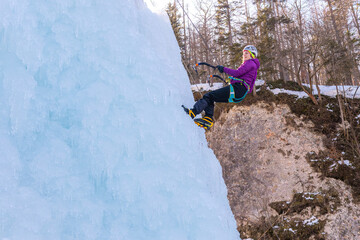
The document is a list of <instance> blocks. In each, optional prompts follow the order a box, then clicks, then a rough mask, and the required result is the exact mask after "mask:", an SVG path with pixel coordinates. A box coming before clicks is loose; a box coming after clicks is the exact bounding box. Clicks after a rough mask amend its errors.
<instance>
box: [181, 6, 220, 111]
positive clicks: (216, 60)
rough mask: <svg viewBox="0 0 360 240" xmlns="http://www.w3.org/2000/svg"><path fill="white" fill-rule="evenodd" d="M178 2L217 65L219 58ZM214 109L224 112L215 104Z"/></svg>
mask: <svg viewBox="0 0 360 240" xmlns="http://www.w3.org/2000/svg"><path fill="white" fill-rule="evenodd" d="M176 2H177V3H178V4H179V5H180V7H181V8H182V10H183V12H184V13H185V15H186V16H187V18H188V19H189V20H190V22H191V24H192V25H193V27H194V29H195V30H196V32H197V33H198V34H199V36H200V38H201V40H202V41H203V42H204V44H205V47H206V49H207V50H208V51H209V53H210V55H211V56H212V57H213V58H214V59H215V62H216V63H219V60H218V58H217V57H216V56H215V55H213V53H212V52H211V50H210V47H209V46H208V44H207V43H206V41H205V38H204V37H203V35H202V34H201V33H200V31H199V29H198V28H197V27H196V25H195V24H194V22H193V21H192V20H191V18H190V16H189V14H188V13H187V11H186V10H185V8H184V6H183V5H182V4H181V3H180V2H179V0H176ZM183 65H185V64H183ZM196 87H197V89H198V90H199V88H198V86H196ZM199 92H200V91H199ZM200 95H201V97H203V94H202V93H201V92H200ZM214 107H215V108H219V109H220V110H223V109H222V108H221V107H219V106H217V105H216V104H215V106H214Z"/></svg>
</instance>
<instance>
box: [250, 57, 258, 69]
mask: <svg viewBox="0 0 360 240" xmlns="http://www.w3.org/2000/svg"><path fill="white" fill-rule="evenodd" d="M250 60H251V61H253V62H254V63H255V64H256V67H257V68H258V69H259V67H260V61H259V59H257V58H255V59H250Z"/></svg>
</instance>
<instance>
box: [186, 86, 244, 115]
mask: <svg viewBox="0 0 360 240" xmlns="http://www.w3.org/2000/svg"><path fill="white" fill-rule="evenodd" d="M232 86H233V87H234V92H235V97H236V98H241V97H243V96H244V95H245V94H246V93H247V88H246V87H245V86H244V85H243V84H242V83H235V84H232ZM229 97H230V86H226V87H223V88H220V89H217V90H214V91H211V92H208V93H206V94H205V95H204V96H203V98H202V99H200V100H199V101H197V102H196V103H195V105H194V107H193V109H192V110H193V112H194V114H195V115H198V114H199V113H201V112H202V111H203V110H205V115H206V116H208V117H211V118H212V117H213V116H214V102H229Z"/></svg>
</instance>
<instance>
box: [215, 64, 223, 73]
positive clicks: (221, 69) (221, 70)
mask: <svg viewBox="0 0 360 240" xmlns="http://www.w3.org/2000/svg"><path fill="white" fill-rule="evenodd" d="M216 68H217V69H218V70H219V72H220V73H223V72H224V67H223V66H221V65H217V66H216Z"/></svg>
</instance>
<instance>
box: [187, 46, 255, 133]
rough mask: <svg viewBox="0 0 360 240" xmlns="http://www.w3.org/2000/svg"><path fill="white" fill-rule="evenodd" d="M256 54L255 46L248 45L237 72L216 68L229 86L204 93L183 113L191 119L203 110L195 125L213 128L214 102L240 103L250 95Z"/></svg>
mask: <svg viewBox="0 0 360 240" xmlns="http://www.w3.org/2000/svg"><path fill="white" fill-rule="evenodd" d="M257 56H258V52H257V49H256V47H255V46H253V45H248V46H246V47H245V48H244V50H243V63H242V64H241V65H240V67H239V68H238V69H237V70H234V69H230V68H226V67H223V66H220V65H218V66H216V68H217V69H218V70H219V72H220V73H223V72H224V73H227V74H228V75H230V76H229V79H230V85H228V86H226V87H223V88H220V89H217V90H214V91H211V92H208V93H206V94H205V95H204V96H203V98H202V99H200V100H199V101H197V102H196V103H195V104H194V106H193V108H191V109H188V108H186V107H184V106H183V108H184V110H185V112H186V113H187V114H189V116H190V117H191V118H194V117H195V116H196V115H198V114H200V113H201V112H202V111H203V110H205V116H204V117H203V118H197V119H194V121H195V123H196V124H197V125H199V126H200V127H203V128H205V129H210V128H211V127H212V126H213V122H214V119H213V116H214V102H235V103H236V102H241V101H242V100H243V99H244V98H245V96H246V94H248V93H251V92H252V90H253V88H254V83H255V80H256V76H257V70H258V69H259V66H260V62H259V60H258V59H257Z"/></svg>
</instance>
